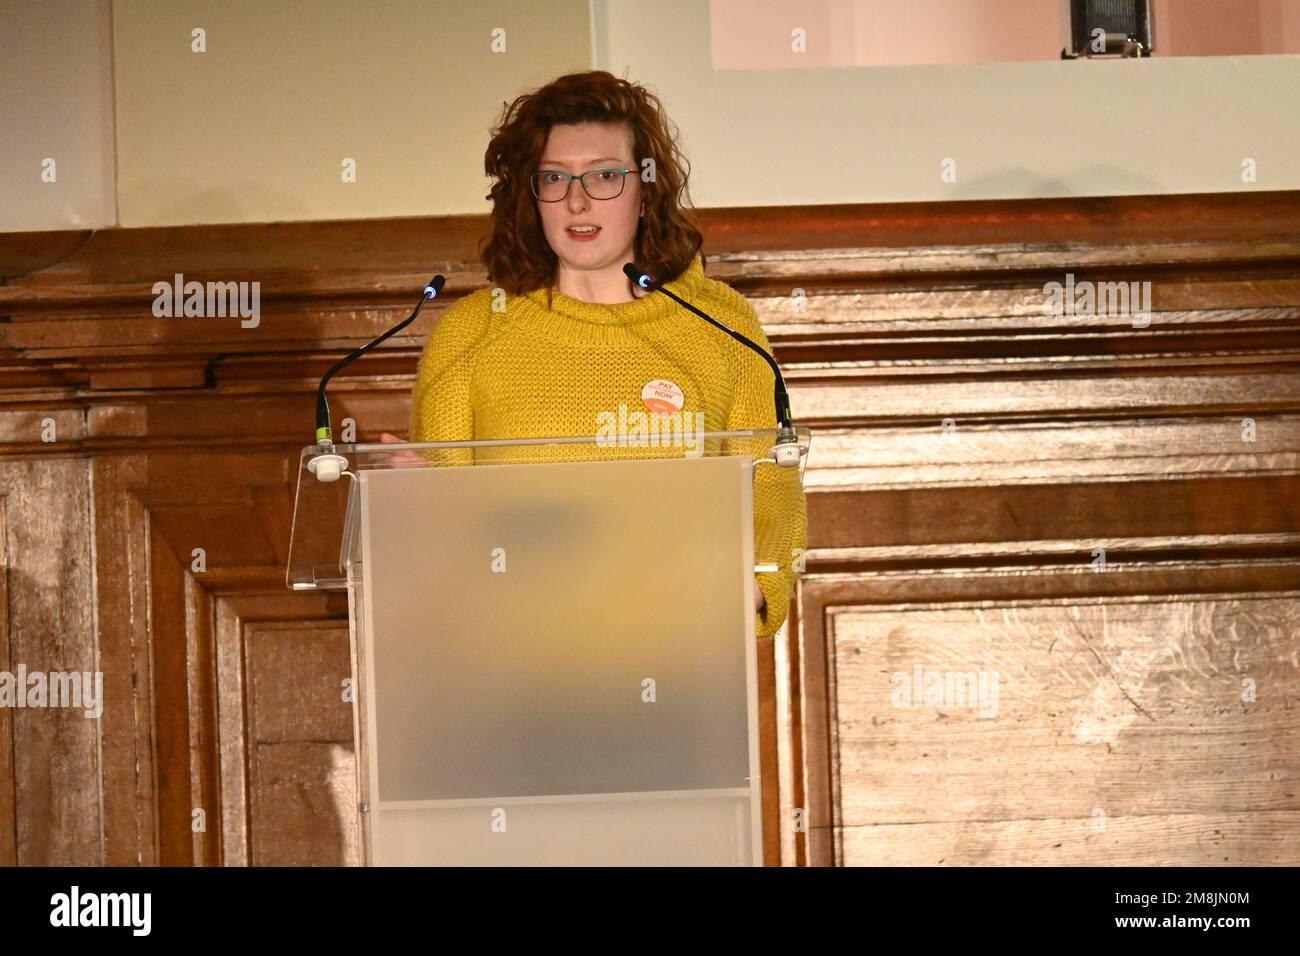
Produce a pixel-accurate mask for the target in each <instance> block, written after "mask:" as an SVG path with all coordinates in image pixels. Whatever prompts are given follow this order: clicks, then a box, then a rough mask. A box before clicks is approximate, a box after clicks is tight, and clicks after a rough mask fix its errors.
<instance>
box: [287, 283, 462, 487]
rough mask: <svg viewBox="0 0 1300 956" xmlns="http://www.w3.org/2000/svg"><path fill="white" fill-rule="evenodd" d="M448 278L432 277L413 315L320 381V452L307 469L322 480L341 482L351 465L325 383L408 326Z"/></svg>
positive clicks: (334, 366) (318, 393) (318, 420)
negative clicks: (341, 448)
mask: <svg viewBox="0 0 1300 956" xmlns="http://www.w3.org/2000/svg"><path fill="white" fill-rule="evenodd" d="M446 283H447V279H446V278H445V277H444V276H443V275H442V274H441V273H440V274H438V275H436V276H434V277H433V278H432V279H430V280H429V284H428V285H426V286H425V287H424V294H423V295H421V296H420V302H419V304H418V305H417V306H416V307H415V311H414V312H412V313H411V314H410V316H409V317H408V318H407V319H405V320H404V321H402V322H399V323H398V324H397V325H395V326H393V327H392V328H391V329H389V330H388V331H387V332H385V333H384V334H383V335H381V336H379V337H378V338H376V339H374V340H372V341H370V342H367V343H366V344H365V345H363V346H361V348H359V349H356V350H355V351H352V352H349V353H348V354H347V355H345V356H343V358H341V359H339V360H338V361H337V362H335V363H334V365H333V366H332V367H331V368H330V370H329V371H328V372H326V373H325V375H324V377H323V378H321V380H320V387H319V388H317V389H316V447H317V449H318V451H317V454H316V455H314V456H313V457H312V458H311V460H309V461H308V462H307V468H308V469H309V470H310V471H311V473H312V474H313V475H315V476H316V478H317V479H318V480H320V481H338V479H339V476H340V475H342V474H343V471H344V469H346V468H347V466H348V460H347V459H346V458H344V457H343V456H342V455H339V454H337V453H335V451H334V432H333V430H332V429H331V428H330V406H329V402H328V401H326V399H325V386H326V385H327V384H329V380H330V379H331V378H333V377H334V373H335V372H337V371H339V370H340V369H342V368H345V367H346V366H348V365H351V364H352V363H353V362H355V361H356V360H357V359H359V358H361V356H363V355H365V354H366V353H367V352H369V351H370V350H371V349H373V348H374V347H375V346H376V345H378V344H379V343H380V342H383V341H384V340H385V339H388V338H390V337H391V336H394V335H396V334H397V333H398V332H400V331H402V329H404V328H406V327H407V326H408V325H410V324H411V323H412V322H414V321H415V317H416V316H418V315H419V314H420V310H421V309H422V308H424V303H426V302H428V301H429V300H430V299H432V298H435V297H436V296H437V295H438V293H440V292H441V291H442V287H443V286H444V285H446Z"/></svg>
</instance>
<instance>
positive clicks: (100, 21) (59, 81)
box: [0, 0, 116, 232]
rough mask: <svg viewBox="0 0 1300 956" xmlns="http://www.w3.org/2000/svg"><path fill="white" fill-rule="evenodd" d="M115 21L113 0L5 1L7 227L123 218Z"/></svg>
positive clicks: (0, 93)
mask: <svg viewBox="0 0 1300 956" xmlns="http://www.w3.org/2000/svg"><path fill="white" fill-rule="evenodd" d="M110 22H111V17H110V6H109V2H108V0H46V2H44V3H34V2H31V0H0V232H26V231H30V230H40V229H86V228H98V227H100V226H104V225H108V224H111V223H112V222H114V221H115V219H116V212H115V210H114V205H113V203H114V199H113V76H112V66H113V65H112V55H111V54H112V46H111V44H110V42H109V41H110ZM46 160H53V165H52V166H48V165H45V163H46ZM45 169H50V170H51V173H50V174H49V176H44V177H43V171H44V170H45ZM51 177H52V180H53V181H45V180H46V179H48V178H51Z"/></svg>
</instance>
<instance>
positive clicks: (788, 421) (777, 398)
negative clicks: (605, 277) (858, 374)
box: [623, 262, 800, 468]
mask: <svg viewBox="0 0 1300 956" xmlns="http://www.w3.org/2000/svg"><path fill="white" fill-rule="evenodd" d="M623 274H624V275H626V276H627V277H628V278H629V279H631V280H632V281H633V282H635V283H636V284H637V285H639V286H640V287H641V288H643V289H649V290H651V291H654V292H662V293H663V294H664V295H666V296H668V298H670V299H672V300H673V301H674V302H676V303H677V304H678V305H680V306H682V307H683V308H686V309H689V310H690V311H691V312H694V313H695V314H696V315H698V316H699V317H700V318H702V319H703V320H704V321H706V322H708V323H709V324H710V325H712V326H715V327H717V328H719V329H721V330H722V331H724V332H726V333H727V334H728V335H730V336H731V337H732V338H733V339H735V340H736V341H737V342H739V343H741V344H742V345H746V346H748V347H749V348H751V349H753V350H754V351H755V352H757V353H758V355H759V357H760V358H761V359H762V360H763V361H764V362H766V363H767V364H768V365H769V366H770V367H771V369H772V376H773V378H774V379H775V381H774V385H773V392H772V397H773V402H774V404H775V405H776V421H777V424H778V426H779V429H778V431H777V435H776V447H775V448H773V449H772V452H773V457H774V458H775V460H776V463H777V464H778V465H780V466H781V467H782V468H790V467H794V466H797V465H798V464H799V454H800V450H799V438H798V436H797V435H796V434H795V431H794V422H793V419H792V417H791V415H790V396H789V394H788V393H787V392H786V390H785V376H783V375H782V374H781V367H780V366H779V365H777V364H776V359H774V358H773V357H772V356H770V355H768V354H767V353H766V352H765V351H763V348H762V346H760V345H758V344H757V343H756V342H753V341H751V340H750V339H748V338H746V337H745V336H743V335H741V334H740V333H739V332H737V331H736V330H735V329H731V328H728V327H727V326H725V325H723V324H722V323H721V322H719V321H718V320H717V319H715V318H713V316H711V315H706V314H705V313H704V312H701V311H700V310H699V309H697V308H696V307H695V306H693V305H691V304H690V303H689V302H687V301H686V300H685V299H683V298H681V296H679V295H677V294H676V293H674V292H672V291H670V290H669V289H666V288H664V287H663V286H661V285H660V284H659V283H657V282H655V281H654V280H653V279H651V278H650V276H648V275H647V274H646V273H644V272H642V271H641V270H640V269H638V268H637V267H636V266H634V265H633V264H632V263H630V262H629V263H627V264H625V265H624V266H623Z"/></svg>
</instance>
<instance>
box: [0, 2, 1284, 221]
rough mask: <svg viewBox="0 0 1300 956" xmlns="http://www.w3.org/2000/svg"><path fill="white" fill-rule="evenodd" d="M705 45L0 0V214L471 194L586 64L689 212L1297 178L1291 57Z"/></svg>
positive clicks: (562, 18) (324, 209)
mask: <svg viewBox="0 0 1300 956" xmlns="http://www.w3.org/2000/svg"><path fill="white" fill-rule="evenodd" d="M1281 2H1286V3H1296V2H1300V0H1281ZM195 27H203V28H204V29H205V30H206V31H207V52H206V53H202V54H198V53H192V52H191V50H190V44H191V39H190V37H191V30H192V29H194V28H195ZM495 27H503V28H505V30H506V52H505V53H503V54H497V53H492V52H491V50H490V46H489V44H490V42H491V30H492V29H493V28H495ZM713 39H716V40H720V41H724V42H725V40H726V38H725V37H714V38H713ZM710 41H711V32H710V4H709V2H708V0H655V3H654V4H653V5H647V4H646V3H644V2H643V0H591V2H590V5H589V3H588V0H548V2H546V3H540V2H538V3H534V2H530V0H477V2H475V3H463V2H461V0H373V2H369V3H360V2H358V3H352V2H344V0H313V2H306V0H276V2H250V0H229V2H222V3H214V2H197V0H114V2H112V3H111V5H110V2H109V0H75V2H74V0H48V2H45V3H27V2H23V0H0V71H2V73H0V75H2V76H3V83H2V84H0V111H2V112H0V129H2V130H3V131H4V134H3V136H0V231H21V230H28V229H62V228H76V227H81V228H84V227H87V226H89V227H100V226H105V225H114V224H116V223H119V222H120V224H121V225H124V226H149V225H176V224H190V223H203V222H245V221H274V220H292V219H306V220H314V219H336V218H352V217H365V218H369V217H379V216H416V215H439V214H451V213H476V212H483V211H485V210H486V208H487V204H486V202H485V201H484V198H483V197H484V195H485V193H486V191H487V180H486V178H485V177H484V176H483V174H482V157H483V150H484V147H485V146H486V144H487V137H488V130H489V128H490V126H491V125H492V123H493V122H494V121H495V120H496V118H497V116H498V113H499V111H500V109H501V106H502V103H503V102H504V101H506V100H509V99H512V98H513V97H514V96H516V95H517V94H518V93H519V92H521V91H522V90H524V89H527V88H530V87H533V86H536V85H538V84H541V83H543V82H545V81H547V80H548V79H551V78H553V77H554V76H556V75H559V74H560V73H562V72H564V71H567V70H570V69H586V68H588V67H590V66H591V65H592V64H593V63H594V64H597V65H600V66H603V67H605V68H608V69H611V70H613V71H614V72H615V73H619V74H624V73H626V75H628V76H630V77H632V78H633V79H638V80H641V81H642V82H645V83H647V84H649V85H650V86H652V87H654V88H656V89H657V90H658V91H659V92H660V93H661V94H662V95H663V97H664V99H665V101H666V103H667V105H668V108H669V111H670V114H671V115H672V118H673V120H674V121H675V123H676V124H677V126H678V127H679V129H680V131H681V134H682V140H683V144H684V147H685V149H686V151H687V154H688V156H689V158H690V159H691V161H692V163H693V170H692V195H693V197H694V200H695V202H696V204H697V205H700V206H728V205H748V204H776V205H782V204H802V203H835V202H886V201H907V200H942V199H972V198H1003V197H1024V196H1089V195H1118V194H1132V193H1183V192H1203V191H1208V192H1214V191H1230V190H1236V189H1297V188H1300V124H1297V123H1296V122H1295V121H1294V117H1295V116H1296V115H1300V56H1251V57H1215V58H1185V59H1168V60H1161V59H1159V58H1158V57H1157V58H1153V59H1150V60H1144V61H1140V62H1116V61H1110V62H1071V63H1059V62H1036V63H1009V64H958V65H948V66H924V67H880V68H866V69H833V68H822V69H781V70H762V71H745V70H723V71H715V70H714V69H713V67H712V56H711V42H710ZM114 87H116V89H115V90H114ZM114 110H116V116H115V123H116V159H117V162H116V169H115V167H114V138H113V129H114V125H113V124H114ZM1148 117H1150V118H1148ZM46 155H51V156H54V157H56V158H57V160H58V174H59V178H58V182H57V184H42V183H41V182H40V179H39V173H40V167H39V164H40V160H41V158H42V157H44V156H46ZM349 156H350V157H353V158H355V159H356V160H357V163H358V167H357V182H356V183H355V184H348V183H344V182H342V180H341V176H340V172H341V167H340V164H341V162H342V160H343V159H344V158H345V157H349ZM945 157H951V158H952V159H954V160H955V161H956V170H957V181H956V182H955V183H944V182H942V181H941V179H940V163H941V161H942V160H943V159H944V158H945ZM1246 157H1250V158H1253V159H1255V160H1256V162H1257V164H1258V182H1257V184H1255V185H1246V184H1243V183H1242V182H1241V172H1240V170H1241V161H1242V159H1243V158H1246ZM115 177H116V193H115V191H114V181H115ZM115 198H116V206H117V209H116V210H115V208H114V206H115V203H114V200H115Z"/></svg>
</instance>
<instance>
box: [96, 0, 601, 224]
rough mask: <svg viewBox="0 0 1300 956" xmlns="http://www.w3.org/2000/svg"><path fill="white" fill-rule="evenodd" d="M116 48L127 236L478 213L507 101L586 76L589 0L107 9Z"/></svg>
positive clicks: (286, 1)
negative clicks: (135, 230) (495, 46)
mask: <svg viewBox="0 0 1300 956" xmlns="http://www.w3.org/2000/svg"><path fill="white" fill-rule="evenodd" d="M198 27H201V28H203V29H204V30H205V31H206V41H207V52H205V53H194V52H192V51H191V31H192V30H193V29H195V28H198ZM495 28H503V29H504V30H505V52H504V53H494V52H492V51H491V48H490V45H491V42H492V31H493V30H494V29H495ZM113 35H114V52H115V56H116V64H117V67H116V74H117V153H118V205H119V215H120V222H121V225H123V226H146V225H164V224H179V223H206V222H248V221H272V220H284V219H347V218H354V217H356V218H362V217H382V216H418V215H432V214H441V213H448V214H450V213H466V212H482V211H483V210H484V209H486V207H487V204H486V203H485V202H484V199H483V197H484V196H485V195H486V193H487V187H488V180H487V178H486V177H485V176H484V175H483V151H484V149H485V148H486V146H487V141H488V130H489V128H490V127H491V125H492V124H493V123H494V122H495V120H496V118H497V115H498V113H499V112H500V109H501V106H502V103H503V101H505V100H509V99H513V98H514V97H515V96H516V95H517V94H518V93H520V92H521V91H523V90H524V89H526V88H529V87H532V86H538V85H541V84H542V83H545V82H546V81H547V80H549V79H551V78H553V77H554V76H556V75H559V74H560V73H563V72H567V71H570V70H573V69H588V68H589V67H590V63H591V26H590V20H589V11H588V5H587V2H586V0H546V2H545V3H528V2H518V0H474V2H472V3H466V2H463V0H434V2H430V0H375V2H355V3H352V2H338V0H331V2H322V0H275V2H264V0H227V2H222V3H212V2H196V0H116V2H115V3H114V5H113ZM348 157H351V158H352V159H355V160H356V164H357V176H356V182H355V183H345V182H343V181H342V163H343V161H344V159H345V158H348Z"/></svg>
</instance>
